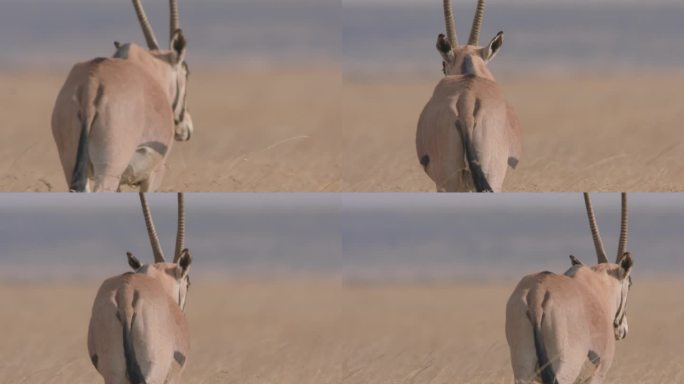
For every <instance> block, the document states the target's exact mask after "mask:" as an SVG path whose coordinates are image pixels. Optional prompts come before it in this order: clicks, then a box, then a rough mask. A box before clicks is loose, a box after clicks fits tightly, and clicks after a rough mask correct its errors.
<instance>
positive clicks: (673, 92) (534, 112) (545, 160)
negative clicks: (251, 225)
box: [342, 70, 684, 192]
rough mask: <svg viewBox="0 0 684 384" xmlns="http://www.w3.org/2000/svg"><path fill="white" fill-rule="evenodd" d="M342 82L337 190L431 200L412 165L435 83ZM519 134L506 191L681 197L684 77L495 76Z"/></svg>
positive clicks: (416, 167)
mask: <svg viewBox="0 0 684 384" xmlns="http://www.w3.org/2000/svg"><path fill="white" fill-rule="evenodd" d="M435 73H436V74H435V76H433V77H431V78H429V79H427V78H423V79H417V78H415V77H410V78H401V77H392V78H390V77H389V76H388V77H387V78H384V79H378V78H356V77H351V78H345V80H344V89H343V96H342V97H343V103H342V105H343V112H344V116H345V118H346V120H345V128H344V131H345V135H346V136H345V142H346V147H347V148H352V149H353V150H352V151H350V153H349V154H347V155H346V156H345V158H344V160H345V161H344V165H343V171H342V173H343V187H342V189H343V190H346V191H434V189H435V187H434V184H433V183H432V182H431V181H430V179H429V178H428V177H427V176H426V175H425V174H424V172H423V170H422V169H421V167H420V166H419V164H418V160H417V156H416V151H415V131H416V123H417V121H418V116H419V115H420V112H421V110H422V109H423V106H424V105H425V103H427V101H428V100H429V98H430V96H431V95H432V90H433V88H434V86H435V85H436V84H437V82H438V81H439V76H438V75H437V73H438V71H437V70H435ZM498 80H499V83H500V84H501V86H502V87H503V90H504V93H505V94H506V97H507V98H508V100H509V101H510V102H511V103H512V104H513V106H514V107H515V108H516V110H517V112H518V116H519V118H520V123H521V125H522V128H523V131H524V144H523V145H524V151H525V153H524V155H523V157H522V159H521V162H520V164H519V166H518V169H517V170H515V171H513V172H510V171H509V173H508V174H507V177H506V181H505V183H504V190H505V191H542V192H547V191H551V192H556V191H566V192H567V191H587V190H592V191H594V190H596V191H682V190H684V162H682V161H681V159H683V158H684V140H683V137H684V136H683V135H682V121H683V119H684V110H683V109H682V108H681V100H683V99H684V87H681V86H680V85H681V84H684V74H682V73H679V74H668V73H665V74H661V73H652V72H651V73H648V72H646V73H638V74H630V73H625V74H607V75H596V74H587V75H568V74H565V75H529V76H516V77H508V78H506V77H499V78H498Z"/></svg>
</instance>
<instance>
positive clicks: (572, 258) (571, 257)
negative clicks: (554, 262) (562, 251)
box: [570, 255, 584, 266]
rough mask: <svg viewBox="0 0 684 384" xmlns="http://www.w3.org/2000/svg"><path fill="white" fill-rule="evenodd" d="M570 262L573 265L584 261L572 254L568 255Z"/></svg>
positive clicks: (581, 263)
mask: <svg viewBox="0 0 684 384" xmlns="http://www.w3.org/2000/svg"><path fill="white" fill-rule="evenodd" d="M570 263H571V264H572V265H573V266H575V265H584V263H583V262H582V261H581V260H580V259H578V258H576V257H575V256H574V255H570Z"/></svg>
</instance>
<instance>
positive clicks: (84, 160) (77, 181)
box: [69, 115, 88, 192]
mask: <svg viewBox="0 0 684 384" xmlns="http://www.w3.org/2000/svg"><path fill="white" fill-rule="evenodd" d="M79 118H80V120H81V136H80V137H79V139H78V151H77V152H76V165H75V166H74V171H73V173H72V174H71V184H70V185H69V190H70V191H71V192H85V191H86V186H87V184H88V122H87V119H85V118H84V117H83V116H80V115H79Z"/></svg>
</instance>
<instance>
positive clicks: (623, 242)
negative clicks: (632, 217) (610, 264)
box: [616, 192, 627, 261]
mask: <svg viewBox="0 0 684 384" xmlns="http://www.w3.org/2000/svg"><path fill="white" fill-rule="evenodd" d="M626 247H627V193H625V192H622V216H621V217H620V242H619V243H618V251H617V259H616V261H619V260H620V258H621V257H622V254H623V253H625V248H626Z"/></svg>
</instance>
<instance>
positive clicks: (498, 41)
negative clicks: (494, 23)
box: [480, 31, 504, 62]
mask: <svg viewBox="0 0 684 384" xmlns="http://www.w3.org/2000/svg"><path fill="white" fill-rule="evenodd" d="M503 40H504V33H503V31H499V33H497V34H496V36H494V38H493V39H492V41H490V42H489V45H488V46H486V47H484V48H482V50H481V51H480V54H481V55H482V60H484V61H485V62H488V61H490V60H491V59H493V58H494V56H496V53H497V52H499V49H501V46H502V45H503Z"/></svg>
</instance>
